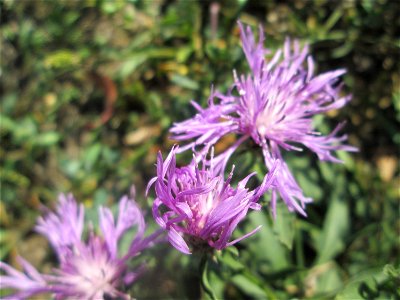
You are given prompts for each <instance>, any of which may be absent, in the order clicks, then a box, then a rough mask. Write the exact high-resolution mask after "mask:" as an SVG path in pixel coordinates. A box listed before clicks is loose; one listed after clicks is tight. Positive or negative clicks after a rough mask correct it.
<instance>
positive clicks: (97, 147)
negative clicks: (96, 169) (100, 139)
mask: <svg viewBox="0 0 400 300" xmlns="http://www.w3.org/2000/svg"><path fill="white" fill-rule="evenodd" d="M100 153H101V144H100V143H96V144H94V145H92V146H90V148H89V149H88V150H87V152H86V153H85V155H84V165H85V169H87V170H90V169H91V168H92V167H93V165H94V164H95V163H96V162H97V160H98V159H99V157H100Z"/></svg>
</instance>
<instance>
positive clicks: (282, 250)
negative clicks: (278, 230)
mask: <svg viewBox="0 0 400 300" xmlns="http://www.w3.org/2000/svg"><path fill="white" fill-rule="evenodd" d="M248 220H249V223H248V226H247V227H246V228H247V230H248V231H250V230H252V229H254V228H255V227H257V226H259V225H262V227H261V229H260V230H259V231H258V232H257V234H255V235H254V236H252V237H251V238H249V239H246V240H244V241H243V243H246V244H247V247H248V248H249V250H250V252H249V255H251V256H254V259H255V260H257V261H260V262H261V261H262V262H265V263H266V264H267V266H268V270H269V271H270V272H273V271H277V270H282V269H284V268H287V267H288V266H289V265H290V263H289V259H288V250H287V248H286V247H285V246H283V245H282V243H281V242H280V241H279V240H278V237H277V236H276V235H275V233H274V231H273V230H272V226H271V224H270V223H269V222H268V217H267V216H265V215H264V213H263V212H257V213H251V214H250V215H249V216H248Z"/></svg>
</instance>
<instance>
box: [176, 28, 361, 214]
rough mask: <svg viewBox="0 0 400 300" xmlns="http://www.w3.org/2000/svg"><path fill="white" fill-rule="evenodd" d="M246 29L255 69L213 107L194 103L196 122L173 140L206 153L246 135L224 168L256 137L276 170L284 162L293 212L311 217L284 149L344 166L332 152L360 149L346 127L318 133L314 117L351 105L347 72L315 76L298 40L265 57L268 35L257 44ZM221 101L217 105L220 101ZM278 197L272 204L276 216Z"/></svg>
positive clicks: (284, 187)
mask: <svg viewBox="0 0 400 300" xmlns="http://www.w3.org/2000/svg"><path fill="white" fill-rule="evenodd" d="M239 26H240V29H241V39H242V45H243V50H244V53H245V56H246V59H247V61H248V64H249V66H250V71H251V72H250V74H248V75H247V76H244V75H242V76H237V75H236V72H234V79H235V83H234V84H233V86H232V88H231V91H229V92H228V94H227V95H224V94H222V93H219V92H212V93H211V97H210V99H209V102H208V107H207V108H204V109H203V108H201V107H200V106H199V105H198V104H197V103H195V102H192V103H193V105H194V107H195V108H196V109H197V110H198V113H197V114H196V115H195V116H194V117H193V118H191V119H188V120H186V121H183V122H181V123H175V124H174V127H173V128H172V129H171V132H172V134H173V136H172V138H173V139H176V140H179V141H187V140H192V141H191V142H189V143H188V144H187V145H185V146H184V147H182V148H181V150H180V151H184V150H187V149H191V148H192V149H195V148H196V147H200V150H199V153H200V154H201V155H204V154H205V153H207V152H208V150H209V148H210V147H211V146H213V145H214V144H216V143H217V142H218V141H219V140H220V139H221V138H222V137H223V136H225V135H226V134H229V133H236V134H238V135H239V136H240V138H239V139H238V140H237V142H236V143H235V144H233V145H232V146H231V147H230V148H228V149H227V150H226V151H225V152H223V153H222V154H220V155H219V156H217V157H216V160H217V161H218V162H219V168H221V169H222V170H223V169H224V168H225V165H226V163H227V161H228V159H229V157H230V156H231V154H232V153H233V152H234V151H235V150H236V149H237V147H239V145H241V144H242V143H243V142H244V141H246V140H248V139H252V140H253V141H254V142H255V143H256V144H258V145H259V146H260V147H261V149H262V153H263V156H264V161H265V165H266V167H267V168H268V169H270V168H271V167H272V165H273V162H274V161H275V160H281V161H282V163H281V167H280V168H279V170H278V171H277V180H276V184H275V190H277V191H278V192H279V194H280V196H281V197H282V199H283V201H284V202H285V203H286V205H287V206H288V208H289V210H291V211H293V210H295V211H297V212H299V213H301V214H303V215H306V214H305V211H304V208H305V204H306V203H309V202H311V201H312V199H311V198H308V197H305V196H304V195H303V192H302V189H301V188H300V187H299V185H298V184H297V182H296V180H295V179H294V177H293V175H292V173H291V172H290V170H289V167H288V166H287V164H286V163H285V162H284V161H283V158H282V153H281V150H282V149H283V150H286V151H293V150H294V151H302V150H303V149H302V147H301V146H304V147H306V148H308V149H309V150H311V151H313V152H314V153H316V154H317V156H318V158H319V159H320V160H324V161H331V162H340V160H339V159H337V158H336V157H334V156H333V155H332V151H336V150H344V151H357V149H356V148H354V147H351V146H348V145H343V144H342V142H343V141H345V140H346V139H347V136H346V135H341V136H338V135H337V134H338V131H339V130H340V129H342V127H343V124H339V125H338V126H337V127H336V129H334V130H333V132H332V133H330V134H329V135H327V136H322V135H321V134H320V133H319V132H318V131H316V130H315V128H314V126H313V123H312V117H313V116H314V115H317V114H320V113H324V112H327V111H329V110H333V109H339V108H341V107H343V106H344V105H346V104H347V102H348V101H349V100H350V98H351V97H350V96H344V97H341V96H340V89H341V85H339V84H338V79H339V77H340V76H341V75H343V74H344V73H345V71H344V70H336V71H331V72H326V73H323V74H320V75H317V76H315V75H314V70H313V69H314V63H313V60H312V58H311V56H310V55H309V53H308V47H307V46H305V47H303V48H301V47H300V45H299V43H298V41H295V42H293V43H291V42H290V40H289V39H287V40H286V42H285V45H284V47H283V49H281V50H278V51H277V52H276V53H275V55H274V56H273V57H272V59H271V60H269V61H268V60H267V59H266V58H265V55H266V53H268V50H266V49H265V48H264V47H263V42H264V36H263V32H262V30H261V29H260V34H259V40H258V42H256V41H255V39H254V36H253V34H252V32H251V29H250V27H247V28H243V26H242V24H240V23H239ZM233 91H235V92H236V93H232V92H233ZM215 98H216V99H217V101H214V99H215ZM275 205H276V194H275V192H274V193H273V196H272V200H271V206H272V211H273V214H275Z"/></svg>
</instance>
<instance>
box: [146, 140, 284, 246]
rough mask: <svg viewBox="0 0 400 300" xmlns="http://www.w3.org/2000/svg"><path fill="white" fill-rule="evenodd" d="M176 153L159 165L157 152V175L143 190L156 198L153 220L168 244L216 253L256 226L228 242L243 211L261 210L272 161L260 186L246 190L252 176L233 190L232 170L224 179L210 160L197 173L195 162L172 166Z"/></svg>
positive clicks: (243, 215)
mask: <svg viewBox="0 0 400 300" xmlns="http://www.w3.org/2000/svg"><path fill="white" fill-rule="evenodd" d="M177 150H178V148H177V147H176V148H175V147H174V148H172V150H171V152H170V153H169V155H168V157H167V158H166V159H165V160H164V161H163V158H162V155H161V153H158V157H157V177H155V178H153V179H152V180H151V181H150V182H149V185H148V189H149V188H150V186H152V185H153V184H154V185H155V192H156V196H157V197H156V199H155V200H154V205H153V216H154V218H155V220H156V222H157V223H158V224H159V225H160V226H161V227H162V228H163V229H165V230H167V232H168V239H169V242H170V243H171V244H172V245H173V246H174V247H175V248H176V249H178V250H179V251H181V252H183V253H186V254H190V253H191V250H190V248H189V246H190V247H191V248H192V250H193V251H205V250H211V248H215V249H218V250H220V249H223V248H225V247H228V246H230V245H233V244H235V243H237V242H238V241H240V240H242V239H244V238H246V237H248V236H250V235H252V234H253V233H255V232H256V231H257V230H258V229H259V228H260V227H258V228H256V229H255V230H253V231H252V232H250V233H248V234H246V235H245V236H243V237H241V238H239V239H236V240H234V241H229V239H230V237H231V235H232V232H233V230H234V229H235V227H236V226H237V224H238V223H239V222H240V221H241V220H242V219H243V218H244V217H245V216H246V214H247V211H248V210H249V209H255V210H259V209H260V208H261V206H260V205H259V204H258V203H257V201H258V199H259V198H260V196H261V195H262V194H263V193H265V192H266V190H267V189H268V188H269V187H270V186H271V185H272V184H273V180H274V172H275V168H276V167H275V166H276V164H277V163H276V164H275V165H274V167H273V170H272V171H271V172H270V173H269V174H268V175H267V176H265V178H264V180H263V182H262V184H261V185H260V186H259V187H258V188H256V189H255V190H252V191H249V190H248V189H247V188H245V185H246V183H247V181H248V180H249V179H250V177H252V176H253V175H254V174H255V173H253V174H250V175H248V176H247V177H246V178H244V179H243V180H241V181H240V182H239V183H238V185H237V187H236V188H233V187H232V186H231V185H230V181H231V178H232V176H233V168H232V172H231V173H230V174H229V176H228V178H227V180H224V178H223V174H220V173H216V172H215V170H214V168H213V158H212V157H211V159H210V163H211V165H210V167H209V168H206V167H204V165H203V167H202V168H201V169H200V168H199V167H198V165H197V163H196V162H195V160H193V161H192V162H191V164H189V165H188V166H184V167H181V168H177V167H176V161H175V154H176V152H177Z"/></svg>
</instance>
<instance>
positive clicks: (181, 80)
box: [171, 74, 199, 90]
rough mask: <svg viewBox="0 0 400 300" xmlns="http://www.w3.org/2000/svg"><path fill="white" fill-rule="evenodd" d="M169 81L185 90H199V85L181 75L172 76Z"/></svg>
mask: <svg viewBox="0 0 400 300" xmlns="http://www.w3.org/2000/svg"><path fill="white" fill-rule="evenodd" d="M171 81H172V82H173V83H175V84H177V85H179V86H181V87H183V88H186V89H190V90H197V89H198V88H199V84H198V83H197V82H196V81H194V80H192V79H189V78H188V77H185V76H182V75H178V74H173V75H172V76H171Z"/></svg>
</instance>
